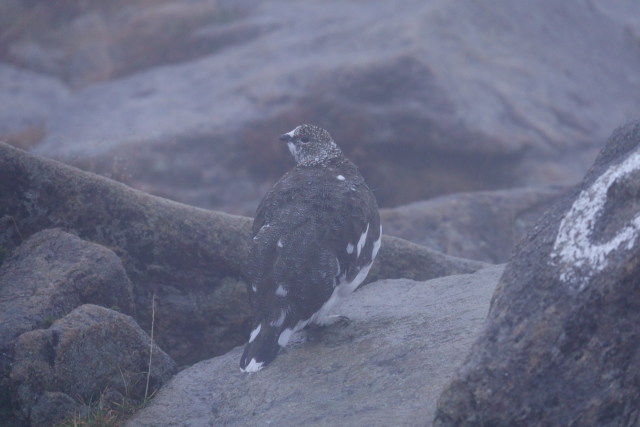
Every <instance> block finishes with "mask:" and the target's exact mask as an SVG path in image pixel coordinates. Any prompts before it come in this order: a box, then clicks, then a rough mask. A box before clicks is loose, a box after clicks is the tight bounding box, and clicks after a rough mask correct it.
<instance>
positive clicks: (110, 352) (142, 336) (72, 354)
mask: <svg viewBox="0 0 640 427" xmlns="http://www.w3.org/2000/svg"><path fill="white" fill-rule="evenodd" d="M151 349H152V346H151V342H150V339H149V337H148V336H147V334H146V333H145V332H144V331H143V330H142V329H140V327H139V326H138V325H137V324H136V323H135V321H134V320H133V318H131V317H129V316H126V315H124V314H121V313H117V312H115V311H112V310H109V309H106V308H104V307H99V306H96V305H82V306H80V307H78V308H77V309H75V310H73V311H72V312H71V313H69V314H68V315H67V316H65V317H64V318H62V319H60V320H57V321H56V322H54V323H53V325H51V327H50V328H48V329H37V330H34V331H31V332H26V333H24V334H22V335H21V336H20V338H19V339H18V342H17V344H16V356H15V362H14V363H13V367H12V370H11V388H12V390H13V396H14V403H15V405H16V406H17V410H18V413H19V414H20V415H21V416H22V418H23V419H24V420H29V421H30V422H31V425H34V426H48V425H53V423H55V422H56V421H60V419H61V418H65V417H70V416H72V415H73V410H78V409H79V408H80V410H82V405H81V402H85V403H87V402H91V401H92V400H96V399H98V397H99V396H100V395H101V394H104V393H105V391H106V390H109V391H110V396H111V398H112V399H115V400H114V401H112V402H105V403H106V405H107V406H113V405H117V404H120V405H122V404H124V403H125V401H124V400H125V399H128V400H130V401H134V402H138V403H140V402H141V401H142V400H143V399H144V397H145V388H146V378H147V372H149V370H150V372H151V375H150V378H149V393H153V392H154V391H155V390H157V389H158V388H159V387H160V386H161V385H162V384H163V383H164V382H165V381H167V380H168V379H169V378H170V377H171V375H172V374H173V373H174V372H175V371H176V364H175V362H174V361H173V360H172V359H171V358H170V357H169V356H168V355H167V354H166V353H165V352H164V351H162V350H161V349H160V348H159V347H158V346H156V345H155V344H153V350H152V356H151V366H149V352H150V351H151ZM74 398H75V402H76V407H75V408H74V406H73V405H72V402H74ZM60 407H62V408H64V409H65V410H64V411H61V410H60V409H59V408H60ZM69 409H71V412H69V411H68V410H69ZM85 410H86V409H85ZM55 418H57V420H56V419H55Z"/></svg>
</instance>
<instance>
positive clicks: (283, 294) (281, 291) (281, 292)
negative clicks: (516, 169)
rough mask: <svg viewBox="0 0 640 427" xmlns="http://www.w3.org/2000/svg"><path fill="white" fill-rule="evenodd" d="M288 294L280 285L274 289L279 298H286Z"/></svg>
mask: <svg viewBox="0 0 640 427" xmlns="http://www.w3.org/2000/svg"><path fill="white" fill-rule="evenodd" d="M288 293H289V292H288V291H287V290H286V289H285V288H284V287H283V286H282V285H278V287H277V288H276V295H278V296H279V297H286V296H287V294H288Z"/></svg>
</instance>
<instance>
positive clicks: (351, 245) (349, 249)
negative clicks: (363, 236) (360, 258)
mask: <svg viewBox="0 0 640 427" xmlns="http://www.w3.org/2000/svg"><path fill="white" fill-rule="evenodd" d="M353 248H354V246H353V243H351V242H349V244H348V245H347V253H348V254H349V255H351V254H352V253H353Z"/></svg>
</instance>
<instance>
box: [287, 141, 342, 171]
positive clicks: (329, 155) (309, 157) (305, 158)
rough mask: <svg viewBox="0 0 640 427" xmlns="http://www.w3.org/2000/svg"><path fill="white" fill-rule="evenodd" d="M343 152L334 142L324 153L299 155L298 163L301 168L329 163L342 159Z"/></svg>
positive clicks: (297, 157)
mask: <svg viewBox="0 0 640 427" xmlns="http://www.w3.org/2000/svg"><path fill="white" fill-rule="evenodd" d="M342 156H343V154H342V150H340V147H338V146H337V145H336V143H335V142H332V143H331V145H330V146H329V147H325V148H324V149H323V150H322V151H317V152H309V153H298V155H297V156H296V162H297V163H298V165H300V166H316V165H323V164H326V163H328V162H329V161H330V160H332V159H336V158H340V157H342Z"/></svg>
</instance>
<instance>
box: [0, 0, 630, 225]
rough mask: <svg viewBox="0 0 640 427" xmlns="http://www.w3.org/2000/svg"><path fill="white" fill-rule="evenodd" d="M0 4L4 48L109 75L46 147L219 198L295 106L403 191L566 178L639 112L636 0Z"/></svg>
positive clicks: (62, 75)
mask: <svg viewBox="0 0 640 427" xmlns="http://www.w3.org/2000/svg"><path fill="white" fill-rule="evenodd" d="M9 3H10V4H13V5H15V7H14V9H16V8H17V9H18V10H21V11H22V13H23V15H21V14H20V13H17V14H16V15H14V16H17V17H18V18H19V17H21V16H22V17H24V16H26V18H27V19H12V20H11V19H8V18H6V19H7V21H8V23H9V24H11V22H22V23H24V22H27V23H28V24H25V25H24V26H23V27H20V26H16V27H17V28H16V27H14V26H12V29H13V31H11V32H10V34H9V36H8V38H7V39H5V40H3V41H1V42H0V43H4V44H5V45H6V48H5V50H4V51H6V52H8V54H7V55H6V56H5V58H4V59H5V60H7V61H11V62H12V63H14V64H18V65H20V66H22V67H28V68H30V69H32V70H38V71H40V72H47V73H50V74H52V75H54V76H56V77H58V78H59V79H61V80H65V81H68V82H69V83H71V84H74V85H79V86H84V85H86V84H88V83H91V82H98V81H99V82H100V83H95V84H89V85H88V86H85V87H84V88H83V89H80V90H78V91H76V92H74V93H73V95H72V96H71V97H70V98H69V99H68V100H67V101H66V102H64V104H63V105H60V106H59V107H58V108H57V109H56V110H55V112H54V114H53V115H52V116H51V117H49V118H47V120H46V123H45V128H44V129H45V133H44V135H43V138H42V142H41V144H40V145H39V146H38V147H36V148H35V150H36V151H37V152H38V153H41V154H45V155H47V156H51V157H56V158H62V159H64V160H65V161H67V162H73V163H74V164H77V165H80V166H82V167H83V168H87V169H90V170H93V171H98V172H100V173H101V174H105V175H108V176H113V177H115V178H117V179H120V180H123V181H125V182H128V183H130V184H132V185H133V186H136V187H138V188H142V189H145V190H147V191H150V192H153V193H155V194H158V195H162V196H166V197H170V198H172V199H174V200H178V201H182V202H186V203H190V204H194V205H198V206H202V207H208V208H215V209H223V210H225V211H228V212H235V213H242V214H251V213H252V212H253V208H254V207H255V204H256V203H257V200H258V199H259V197H260V195H261V194H263V193H264V190H265V186H267V185H268V184H269V183H270V182H272V181H273V180H274V179H275V178H277V177H278V176H280V175H281V174H282V173H283V171H284V170H285V169H286V168H287V167H289V166H290V165H291V163H290V162H291V160H290V159H289V158H288V157H289V156H288V154H287V153H286V152H285V150H284V149H282V147H281V146H279V145H277V143H276V141H275V138H276V137H277V135H280V134H281V133H282V132H285V131H288V130H289V129H291V128H292V127H293V126H295V125H297V124H300V122H306V121H311V122H316V123H317V124H319V125H321V126H323V127H325V128H327V129H329V130H330V131H331V132H332V134H333V135H334V137H335V138H336V140H337V141H338V142H339V143H340V144H341V145H342V146H343V147H344V148H345V150H346V152H347V154H348V155H349V156H350V157H351V158H352V159H353V160H354V161H355V162H356V164H358V165H359V166H360V167H361V169H362V171H363V174H364V176H365V178H367V180H368V181H369V182H370V183H371V184H372V187H374V188H376V194H377V195H378V198H379V199H380V201H381V206H396V205H399V204H404V203H408V202H411V201H415V200H422V199H425V198H429V197H431V196H434V195H439V194H444V193H452V192H460V191H475V190H481V189H495V188H505V187H512V186H524V185H532V184H536V185H538V184H547V183H556V182H572V183H573V182H576V181H578V180H579V179H580V178H581V177H582V175H583V174H584V171H585V170H586V168H587V166H588V165H589V164H590V163H591V162H592V159H593V157H594V156H595V154H596V151H597V147H598V146H599V144H600V141H602V140H603V139H604V138H605V137H606V136H607V134H608V133H609V132H610V129H612V128H613V127H614V126H617V125H618V124H619V123H621V122H622V121H623V120H626V119H628V118H629V117H631V116H632V115H633V114H636V112H637V111H638V110H639V109H640V86H639V85H640V83H639V82H638V80H637V79H636V78H635V76H636V75H637V70H638V69H640V57H639V56H638V55H637V45H638V39H639V34H640V30H639V29H638V25H637V22H636V21H634V19H633V17H634V16H637V15H638V14H639V13H640V10H639V7H638V3H637V1H635V0H621V1H617V2H597V3H596V4H593V2H590V1H589V0H572V1H565V2H558V1H556V0H540V1H536V2H528V3H523V2H514V1H511V0H480V1H478V0H462V1H455V2H445V1H435V0H432V1H427V2H425V1H422V0H407V1H403V2H402V4H397V3H396V2H375V3H369V4H367V5H366V7H363V5H362V3H361V2H360V1H357V0H350V1H336V0H332V1H325V2H291V1H287V0H275V1H269V2H256V1H255V0H236V1H220V0H201V1H196V2H179V1H161V2H158V1H139V2H135V3H134V4H132V3H131V2H125V1H123V0H118V1H110V2H104V1H96V2H90V3H89V4H88V3H86V2H82V3H78V2H73V1H64V2H56V3H55V6H56V7H57V8H59V9H56V7H50V6H47V4H48V2H35V3H34V4H35V5H36V6H33V8H29V7H28V6H25V5H23V4H22V3H25V2H16V1H11V2H9ZM47 13H50V15H47ZM5 16H12V15H10V14H6V15H5ZM47 16H49V17H50V18H49V19H48V20H47V19H45V18H46V17H47ZM43 17H45V18H43ZM28 18H32V19H28ZM169 23H170V24H171V25H169ZM78 40H82V43H78ZM142 46H144V49H143V48H141V47H142ZM0 47H1V46H0ZM161 65H162V66H161ZM134 71H135V73H134ZM77 82H79V83H77ZM3 98H4V95H3Z"/></svg>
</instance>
